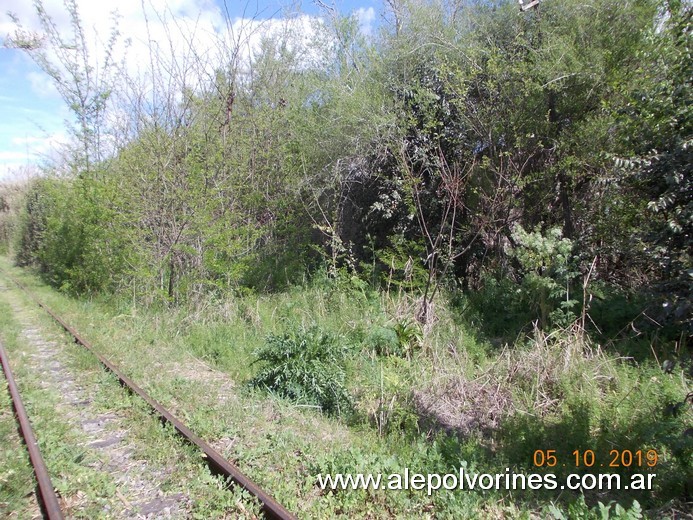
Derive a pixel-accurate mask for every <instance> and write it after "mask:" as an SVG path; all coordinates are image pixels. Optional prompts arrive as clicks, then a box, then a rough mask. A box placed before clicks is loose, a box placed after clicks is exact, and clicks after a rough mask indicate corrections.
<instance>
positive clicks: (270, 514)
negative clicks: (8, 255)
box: [5, 273, 296, 520]
mask: <svg viewBox="0 0 693 520" xmlns="http://www.w3.org/2000/svg"><path fill="white" fill-rule="evenodd" d="M5 274H7V276H8V277H9V278H10V279H11V280H12V281H13V282H14V283H15V284H16V285H17V286H18V287H19V288H20V289H22V290H23V291H24V292H25V293H26V294H27V295H28V296H29V297H30V298H31V299H32V300H33V301H34V302H35V303H36V304H37V305H38V306H39V307H41V308H42V309H43V310H44V311H46V312H47V313H48V314H49V315H50V316H51V317H52V318H53V319H54V320H55V321H56V322H57V323H58V324H59V325H60V326H61V327H62V328H63V329H65V331H66V332H67V333H68V334H70V335H71V336H72V337H73V338H74V340H75V342H76V343H79V344H80V345H82V346H83V347H84V348H86V349H87V350H88V351H89V352H91V353H92V354H93V355H94V356H95V357H96V358H97V359H98V360H99V362H100V363H101V364H102V365H103V366H104V368H105V369H106V370H108V371H109V372H111V373H112V374H113V375H115V376H116V377H117V378H118V381H119V382H120V384H121V385H122V386H123V387H125V388H127V389H128V390H129V391H131V392H132V393H134V394H137V395H138V396H139V397H141V398H142V399H143V400H144V401H146V402H147V404H148V405H149V406H150V407H151V408H152V409H153V410H154V411H155V412H156V413H157V415H158V416H159V419H160V420H161V421H162V422H164V423H168V424H170V425H171V426H173V427H174V428H175V430H176V431H177V432H178V433H179V434H180V435H181V436H182V437H184V438H185V439H186V440H187V441H188V442H190V443H192V444H194V445H195V446H197V447H198V448H199V449H200V450H202V453H203V454H204V455H203V457H204V459H205V462H206V464H207V466H208V467H209V469H210V471H211V472H212V473H213V474H217V475H223V476H224V477H226V478H229V479H231V481H233V482H234V483H236V484H237V485H239V486H240V487H242V488H243V489H245V490H246V491H248V492H249V493H250V494H251V495H253V496H254V497H256V498H257V499H258V500H259V501H260V503H261V504H262V507H261V510H262V513H263V514H264V515H265V518H268V519H270V520H275V519H276V520H296V516H294V515H293V514H292V513H291V512H289V511H288V510H287V509H286V508H285V507H284V506H282V505H281V504H280V503H279V502H277V501H276V500H275V499H274V498H273V497H272V496H271V495H269V494H268V493H266V492H265V491H263V490H262V489H261V488H260V487H259V486H258V485H257V484H255V482H253V481H252V480H251V479H250V478H249V477H247V476H246V475H245V474H243V472H241V470H240V469H239V468H238V467H237V466H236V465H234V464H232V463H231V462H229V461H228V460H226V459H225V458H224V457H223V456H222V455H221V454H220V453H219V452H218V451H216V450H215V449H214V448H212V447H211V446H210V445H209V444H207V443H206V442H205V441H203V440H202V439H201V438H200V437H198V436H197V435H195V433H193V432H192V430H190V428H188V427H187V426H185V424H183V423H182V422H181V421H180V420H179V419H178V418H176V417H175V416H174V415H173V414H172V413H171V412H169V411H168V410H167V409H166V408H164V407H163V405H161V404H160V403H159V402H158V401H156V400H155V399H154V398H153V397H151V396H150V395H149V394H147V393H146V392H145V391H144V390H143V389H142V388H140V387H139V386H138V385H137V384H136V383H135V382H134V381H132V380H131V379H130V378H129V377H127V376H126V375H125V374H123V373H122V372H121V371H120V370H119V369H118V368H117V367H116V366H115V365H114V364H113V363H111V362H110V361H108V360H107V359H106V358H105V357H103V356H102V355H101V354H99V353H98V352H96V350H94V347H93V346H92V345H91V343H89V342H88V341H87V340H86V339H84V338H83V337H82V336H81V335H80V334H79V333H78V332H77V331H76V330H75V329H74V328H72V327H71V326H70V325H69V324H68V323H67V322H65V321H64V320H63V319H62V318H61V317H60V316H58V315H57V314H56V313H55V312H53V310H51V309H50V307H48V306H47V305H46V304H44V303H43V302H42V301H40V300H39V299H38V298H37V297H36V296H34V294H33V293H32V292H31V291H29V289H27V288H26V287H25V286H24V284H22V283H21V282H19V280H17V279H16V278H14V277H13V276H12V275H9V274H8V273H5Z"/></svg>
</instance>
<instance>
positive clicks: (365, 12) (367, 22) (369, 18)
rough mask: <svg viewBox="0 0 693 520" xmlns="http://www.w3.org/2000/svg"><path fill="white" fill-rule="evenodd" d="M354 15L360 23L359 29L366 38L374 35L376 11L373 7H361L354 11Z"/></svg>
mask: <svg viewBox="0 0 693 520" xmlns="http://www.w3.org/2000/svg"><path fill="white" fill-rule="evenodd" d="M354 15H355V16H356V19H357V20H358V22H359V29H360V30H361V32H362V33H363V34H365V35H366V36H370V35H371V34H373V22H375V9H373V8H372V7H368V8H365V7H359V8H358V9H357V10H356V11H354Z"/></svg>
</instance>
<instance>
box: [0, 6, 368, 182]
mask: <svg viewBox="0 0 693 520" xmlns="http://www.w3.org/2000/svg"><path fill="white" fill-rule="evenodd" d="M43 3H44V5H45V7H46V10H47V11H48V13H49V14H51V15H52V16H53V18H54V20H55V22H56V25H57V26H58V27H59V28H67V27H68V17H67V14H66V13H65V10H64V8H63V6H62V4H63V1H62V0H43ZM324 3H325V4H328V5H334V6H335V7H336V8H337V9H338V10H339V11H340V12H342V13H344V14H351V13H356V14H357V15H358V16H359V19H360V20H361V21H362V27H363V28H364V29H365V30H369V29H372V28H374V27H375V26H377V25H378V23H379V20H380V13H381V11H382V1H381V0H325V1H324ZM3 4H4V5H3V11H2V14H0V38H2V40H3V41H4V39H5V38H6V37H7V36H8V35H9V34H11V33H12V32H13V28H14V25H13V24H12V22H11V20H10V18H9V16H8V15H7V14H6V13H7V12H11V13H14V14H16V15H17V16H18V17H19V19H20V21H21V22H22V24H23V26H24V27H25V28H26V29H29V30H38V29H39V28H40V26H39V24H38V20H37V18H36V16H35V14H34V12H33V6H32V2H30V1H28V0H6V1H5V2H3ZM145 4H146V5H149V6H150V7H151V8H153V9H154V10H156V11H157V12H162V11H168V12H169V13H170V15H172V16H173V17H175V18H176V20H188V21H192V22H191V23H202V24H204V23H209V24H210V26H212V25H215V24H218V22H219V20H220V18H219V12H220V11H219V10H220V9H223V5H224V3H223V1H221V0H146V1H145ZM78 5H79V9H80V14H81V17H82V19H83V22H84V26H85V29H86V32H87V33H88V34H93V35H95V39H96V38H100V39H101V40H102V41H103V40H105V38H106V37H107V34H108V29H109V27H110V26H111V22H110V21H109V19H110V13H111V12H112V11H113V10H114V9H117V10H118V12H119V15H120V17H121V19H120V23H119V27H120V31H121V34H122V38H123V40H124V39H125V38H132V40H133V41H134V42H135V44H137V42H139V43H140V44H141V45H140V46H144V40H145V38H144V37H143V36H142V34H141V33H142V31H143V30H144V29H143V28H144V27H145V18H144V15H143V13H142V8H141V5H142V2H141V0H100V1H98V2H94V1H93V0H78ZM287 5H289V6H291V5H293V6H298V7H299V8H300V11H301V12H302V13H305V14H308V15H311V16H319V15H320V14H321V10H320V8H319V7H318V6H317V5H316V4H315V3H314V2H313V1H311V0H308V1H304V2H302V3H301V4H298V3H296V2H293V3H292V2H290V1H284V2H282V1H271V2H270V1H260V0H257V1H252V0H249V1H243V2H239V1H235V0H226V9H227V10H228V12H229V14H230V16H231V17H232V18H234V19H235V18H242V17H244V16H245V18H246V19H248V18H254V19H255V20H256V21H257V20H266V19H268V18H274V19H280V18H281V16H282V13H283V12H285V11H284V9H286V6H287ZM146 23H148V24H149V29H150V30H153V31H154V33H156V31H157V30H159V28H158V27H156V25H157V24H161V22H160V21H159V20H157V19H156V17H155V16H152V15H151V13H150V15H149V16H148V18H147V22H146ZM161 25H162V26H163V24H161ZM161 30H163V29H161ZM145 34H146V33H145ZM104 35H105V36H104ZM136 47H137V45H133V47H131V48H130V49H129V50H128V59H129V60H130V61H133V60H134V61H136V60H137V50H136ZM95 54H96V53H95ZM140 54H142V52H140ZM133 56H134V58H133ZM133 66H136V64H134V65H133ZM0 71H2V73H1V74H0V180H3V179H7V178H10V177H11V176H16V175H17V172H21V171H22V170H23V169H24V167H25V166H26V165H31V164H36V163H38V162H40V161H41V160H42V159H43V158H45V157H48V156H50V155H51V154H53V155H54V154H55V150H57V149H58V147H59V143H60V142H63V141H65V139H66V130H65V124H64V122H65V120H66V119H69V118H70V113H69V110H68V109H67V107H65V106H64V103H63V101H62V99H61V98H60V96H59V94H58V93H57V91H56V90H55V88H54V87H53V86H52V84H51V80H50V79H49V78H48V76H46V75H45V74H44V73H43V72H42V71H41V70H40V69H39V68H38V67H37V66H36V65H35V64H34V63H33V62H32V61H31V59H30V58H29V57H28V56H26V55H25V53H23V52H22V51H19V50H15V49H8V48H6V47H4V46H2V47H0Z"/></svg>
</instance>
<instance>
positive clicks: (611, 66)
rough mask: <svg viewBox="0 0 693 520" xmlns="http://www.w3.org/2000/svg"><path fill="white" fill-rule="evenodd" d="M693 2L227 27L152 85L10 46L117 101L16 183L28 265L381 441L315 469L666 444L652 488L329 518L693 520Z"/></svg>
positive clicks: (9, 231) (359, 495)
mask: <svg viewBox="0 0 693 520" xmlns="http://www.w3.org/2000/svg"><path fill="white" fill-rule="evenodd" d="M68 4H69V5H71V6H73V8H71V10H69V15H70V16H71V17H72V19H73V20H78V17H79V13H78V12H77V10H76V7H74V5H76V4H74V3H70V2H68ZM39 5H40V2H39ZM692 12H693V10H692V9H691V6H690V3H688V2H678V1H676V0H628V1H625V2H624V1H614V0H592V1H591V2H587V3H585V2H584V1H578V0H564V1H561V2H551V1H545V2H542V3H541V4H540V5H539V7H538V8H536V9H533V10H529V11H527V12H521V11H519V10H518V9H517V5H516V4H515V3H511V2H499V3H493V4H489V3H485V2H481V3H473V2H472V3H460V2H453V1H442V0H441V1H423V0H389V1H388V2H386V10H385V13H384V14H385V15H386V18H385V20H386V21H385V22H384V23H383V24H382V25H381V26H380V27H379V32H378V33H377V35H374V36H367V35H365V34H362V33H361V32H360V31H359V29H358V23H357V20H356V18H355V17H351V18H349V17H346V18H341V17H339V16H337V15H336V13H335V12H334V11H331V10H329V9H327V10H325V12H324V16H323V18H321V19H314V20H313V24H312V26H311V27H310V29H308V28H307V26H306V25H301V26H300V27H302V29H300V30H299V28H298V27H299V26H298V25H297V24H294V23H292V22H291V17H288V18H287V20H288V21H287V22H286V23H285V24H284V25H283V26H282V29H281V30H280V31H274V32H272V33H269V32H268V33H267V34H266V35H265V37H264V38H263V39H262V44H261V45H260V46H259V48H258V51H257V53H255V54H254V55H251V56H246V55H244V54H243V53H242V52H241V51H240V49H241V48H242V42H240V41H238V42H236V46H235V47H234V46H233V45H231V46H229V45H228V42H226V41H225V40H223V39H222V37H221V36H220V39H219V40H218V41H217V42H216V45H217V46H216V48H215V49H213V50H214V52H211V51H210V52H208V53H206V54H204V56H206V58H204V59H203V58H202V57H201V56H202V54H198V53H195V52H194V49H192V48H190V49H189V50H188V51H187V52H188V53H189V54H185V53H183V54H181V55H177V56H174V57H171V58H168V57H165V56H162V55H158V54H157V53H156V52H155V51H154V49H152V51H151V52H152V55H151V60H150V62H151V65H150V66H151V69H152V70H151V71H149V72H150V73H151V74H152V76H153V77H161V76H162V75H163V74H170V71H171V70H178V69H177V68H176V67H170V66H169V64H168V63H167V62H166V60H167V59H172V60H174V61H175V60H179V63H181V64H182V63H185V64H186V67H187V68H186V70H187V71H188V72H187V73H186V74H182V73H181V75H180V76H179V77H172V81H171V82H155V83H154V85H153V86H152V90H146V89H144V90H143V87H142V86H141V85H142V83H141V82H140V81H135V79H134V78H125V77H122V78H121V79H123V80H124V81H123V82H122V83H121V82H120V81H119V77H121V76H119V75H117V74H110V75H109V74H104V75H102V76H99V77H98V78H96V77H94V76H93V75H90V74H87V72H89V70H90V67H91V66H92V65H90V64H89V63H88V62H84V63H79V62H75V61H70V60H67V61H65V60H64V59H63V61H62V62H60V61H58V62H57V63H52V62H50V59H51V57H52V56H54V54H52V53H51V52H49V51H50V50H51V46H56V45H63V44H65V43H66V42H67V43H70V42H72V43H73V44H74V45H78V46H79V45H86V44H85V43H84V39H82V38H81V37H80V31H82V30H83V29H82V28H81V26H80V25H79V24H73V25H72V28H73V30H74V31H75V32H74V34H72V35H70V36H64V35H63V36H61V35H59V34H56V33H52V34H51V35H50V38H44V39H41V38H38V37H37V35H31V34H28V33H26V32H22V31H21V29H20V30H18V32H17V34H15V36H14V37H11V38H9V39H8V40H7V42H6V43H7V44H8V45H11V46H14V47H15V48H20V49H22V50H25V51H26V52H28V53H29V54H30V55H31V56H32V57H34V59H35V60H36V61H37V63H38V64H39V65H40V66H42V67H44V69H50V70H47V72H49V73H51V71H52V74H51V76H52V77H53V79H54V80H56V81H58V79H57V78H56V75H57V76H58V77H59V78H60V81H62V82H63V83H61V85H62V90H60V91H61V93H63V95H64V97H65V98H66V101H68V102H70V101H71V100H72V101H74V99H73V97H74V94H75V93H76V92H88V93H89V97H88V99H87V98H84V99H82V100H81V103H75V102H71V104H70V106H71V108H72V109H73V110H74V111H75V116H76V119H75V121H76V125H75V128H74V132H73V133H74V137H75V144H74V147H73V148H72V149H71V153H70V154H68V155H67V156H66V157H67V159H66V160H65V161H63V162H62V163H59V164H55V165H52V166H50V167H49V168H48V170H49V173H47V174H46V175H44V176H42V177H40V178H37V179H35V180H34V181H33V182H32V183H31V184H30V185H29V186H27V187H17V186H14V185H10V186H3V187H2V192H1V193H0V248H4V249H2V250H3V251H6V252H11V254H12V255H13V256H14V258H15V261H16V263H17V264H18V265H21V266H26V267H32V268H35V269H36V270H37V271H38V273H40V275H41V276H42V278H43V279H44V280H45V281H46V282H48V283H49V284H51V285H53V286H54V287H57V288H59V289H61V290H62V291H64V292H66V293H68V294H70V295H72V296H79V297H84V296H89V297H90V298H96V299H97V300H98V301H100V302H106V303H105V305H106V308H108V309H112V310H113V309H115V310H113V315H114V316H132V317H133V320H134V319H135V317H136V316H143V318H142V319H143V320H144V321H143V322H142V323H143V324H142V325H141V326H142V327H145V328H146V327H155V326H156V327H160V326H161V325H160V323H159V321H160V320H163V321H165V322H167V323H170V325H171V327H172V329H173V330H175V331H176V332H175V334H174V335H173V337H175V338H178V337H179V336H180V337H181V338H183V340H184V341H183V340H181V341H183V343H181V344H180V345H179V348H181V349H184V350H186V351H189V352H191V353H192V354H194V355H195V356H198V357H200V358H202V359H204V360H205V361H206V362H208V363H211V364H213V365H215V366H216V367H218V368H219V369H221V370H223V371H225V372H228V373H229V374H230V375H231V376H232V377H233V378H234V379H237V380H238V381H239V382H240V381H243V382H247V383H249V385H250V386H252V387H255V388H256V389H260V390H267V391H269V393H270V394H271V395H272V396H274V397H278V398H281V399H285V400H287V401H288V402H290V403H293V404H294V405H295V406H298V407H299V408H300V409H301V410H304V411H305V413H307V414H309V413H311V409H313V408H319V409H320V410H321V411H322V412H325V414H327V415H328V416H331V417H332V420H335V421H341V422H342V424H346V425H348V426H349V427H350V428H352V429H353V430H355V431H367V432H369V435H370V434H373V435H374V437H368V438H369V439H371V441H370V442H372V446H371V448H372V450H371V451H368V449H366V448H365V447H364V446H363V445H359V446H354V445H349V446H345V447H343V452H342V451H339V450H338V451H335V452H329V453H321V454H319V456H318V455H316V454H311V455H310V456H307V457H308V459H307V460H306V461H303V462H305V464H306V466H307V467H309V468H312V469H311V470H310V471H312V472H313V473H311V475H312V476H314V473H316V472H320V471H323V472H326V471H328V470H330V471H337V470H340V471H343V472H346V471H357V470H358V471H367V472H372V471H376V472H377V471H379V470H382V471H383V472H389V471H392V472H395V471H399V470H402V468H404V467H414V466H419V469H420V470H421V471H423V472H424V473H430V472H434V471H440V472H444V473H446V472H454V471H456V470H457V469H459V467H460V465H461V464H462V465H465V466H466V467H467V468H477V470H479V471H488V472H503V471H504V470H505V468H506V467H508V468H515V469H520V470H522V471H525V472H533V471H535V470H536V468H534V466H533V465H532V457H533V453H534V452H535V451H536V450H538V449H543V450H547V449H555V450H556V451H557V453H558V455H559V456H560V457H562V459H563V460H567V459H570V457H571V456H572V455H571V454H572V453H573V452H574V451H575V450H580V451H584V450H594V451H595V453H598V454H600V456H601V457H604V456H606V455H608V452H609V450H610V449H613V448H617V449H619V450H631V451H637V450H650V449H651V450H657V452H658V454H659V457H660V458H659V462H658V465H657V467H656V470H657V474H658V478H657V487H656V489H655V490H652V491H649V492H647V493H637V492H635V491H631V492H615V491H614V492H609V493H605V494H599V493H589V492H585V493H582V494H579V493H574V494H572V493H564V494H561V499H560V501H558V502H556V494H555V493H554V494H553V495H551V494H548V493H536V494H535V495H532V496H530V497H528V496H524V495H523V496H519V495H514V494H513V493H505V494H503V493H500V494H492V495H493V496H490V497H487V496H482V495H477V494H470V495H467V496H463V495H460V494H459V493H441V494H439V495H436V496H434V497H432V498H431V497H429V498H425V497H419V496H413V495H411V494H406V497H405V494H402V495H400V496H397V497H393V496H388V497H383V496H382V495H381V494H378V493H370V492H365V491H364V492H362V491H359V492H354V493H338V494H335V495H329V496H326V497H321V498H320V499H316V504H318V503H319V504H318V505H314V507H315V508H316V509H315V510H314V511H318V512H317V513H315V514H317V515H320V514H327V515H329V514H333V513H336V512H342V513H345V514H352V513H353V514H363V515H365V516H368V515H369V514H371V513H372V511H373V510H374V509H373V508H375V509H377V510H378V511H379V513H378V514H380V513H382V512H383V511H385V510H387V511H390V512H391V513H392V514H393V515H395V516H396V515H397V514H398V512H401V511H405V512H407V513H410V514H416V513H421V512H424V511H426V512H432V514H434V515H437V516H441V517H445V516H446V515H447V516H450V517H461V516H464V517H468V516H470V514H471V513H470V511H474V512H475V513H476V514H477V515H479V516H482V517H483V515H484V514H489V515H491V514H498V515H502V514H507V515H516V514H518V515H519V514H520V513H521V512H525V513H526V512H535V513H536V512H541V514H544V515H549V514H550V515H552V516H554V517H556V518H561V517H562V515H563V516H567V517H570V518H574V517H585V518H605V517H606V518H608V517H615V518H628V517H633V518H638V517H639V515H640V514H641V513H640V511H641V510H642V511H645V513H644V514H651V515H653V516H657V515H666V514H670V516H673V515H674V514H675V511H678V510H684V509H686V507H688V506H687V505H686V504H688V505H689V504H690V500H691V492H692V490H693V481H692V480H691V479H692V478H693V474H692V471H693V468H692V467H691V465H690V460H691V455H692V450H693V438H692V437H691V434H690V428H688V427H687V426H688V425H689V424H690V420H691V413H692V411H691V405H692V404H693V402H691V394H690V391H691V380H692V378H693V374H692V373H691V370H693V368H691V367H692V365H693V364H692V362H691V343H690V338H691V335H692V334H693V303H692V300H691V294H693V265H692V263H691V250H692V247H691V246H692V245H693V241H692V239H691V233H692V232H693V230H692V229H691V227H692V225H693V220H692V219H691V207H693V206H692V205H693V202H692V201H693V192H692V187H691V178H692V177H693V174H692V173H693V172H691V164H693V161H692V160H691V159H692V158H691V153H690V143H691V135H692V133H691V113H690V110H691V108H690V107H691V106H692V105H693V103H691V99H690V96H691V88H690V78H691V76H692V74H691V72H692V70H691V64H692V63H693V60H691V29H690V28H691V13H692ZM42 20H43V23H44V29H49V28H50V25H49V20H48V19H47V18H45V13H44V18H43V19H42ZM295 20H300V18H294V21H295ZM47 24H48V25H47ZM308 30H309V31H310V33H311V35H312V39H311V41H312V43H306V41H305V39H301V38H298V37H297V34H298V33H299V32H300V31H308ZM116 40H117V31H116V30H115V29H114V31H113V39H112V40H111V41H110V42H109V49H115V48H116V46H117V41H116ZM46 46H47V47H46ZM109 56H110V55H109ZM109 59H110V58H109ZM51 67H52V68H51ZM108 67H116V65H115V64H114V63H113V62H109V64H108ZM80 68H82V69H84V72H85V73H84V74H74V75H69V74H67V75H66V74H62V75H60V74H59V71H68V72H69V71H75V70H80ZM106 70H110V69H106ZM210 70H211V71H213V73H212V74H210V72H209V71H210ZM70 82H72V83H70ZM137 89H140V90H137ZM147 93H148V94H147ZM147 95H148V96H150V98H148V100H147V102H142V100H143V98H144V97H146V96H147ZM132 100H136V101H135V102H133V101H132ZM108 110H118V111H119V112H118V113H119V114H121V115H122V116H123V117H124V118H125V122H124V123H123V121H121V123H123V124H121V125H119V126H117V127H116V126H111V125H109V124H107V123H108V118H107V117H105V115H107V114H108ZM20 195H21V196H20ZM109 312H110V311H109ZM114 319H115V318H114ZM166 320H171V321H170V322H169V321H166ZM138 326H140V325H138ZM152 334H153V335H154V336H157V335H158V334H163V333H162V332H161V331H160V330H157V331H156V332H152ZM152 341H154V340H153V339H152ZM177 341H178V340H177ZM177 344H178V343H177ZM252 395H254V396H255V398H257V399H261V397H260V395H261V394H260V393H253V394H252ZM303 449H304V448H300V450H303ZM300 450H299V451H300ZM303 462H302V464H303ZM568 469H575V468H566V469H565V472H567V470H568ZM639 469H641V470H642V469H643V468H635V467H632V466H628V467H626V466H619V467H617V468H616V469H615V470H614V472H620V473H621V474H623V475H630V474H632V473H633V472H636V471H637V470H639ZM470 470H471V469H470ZM301 471H303V470H299V473H301ZM563 471H564V470H563V469H561V470H558V471H557V473H561V472H563ZM577 471H578V472H593V470H591V469H590V468H588V467H580V468H577ZM301 474H302V473H301ZM561 474H562V473H561ZM306 478H308V477H306ZM311 482H312V481H311ZM304 485H305V483H304ZM310 485H312V484H310ZM289 494H290V493H289ZM293 496H297V495H293ZM494 501H495V502H494ZM311 503H312V502H311ZM494 504H495V505H494ZM497 504H501V506H498V505H497ZM323 507H325V508H326V509H321V508H323ZM497 507H498V508H500V509H496V508H497ZM503 508H505V509H503ZM383 514H384V513H383ZM427 514H428V513H427ZM629 515H630V516H629Z"/></svg>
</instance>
